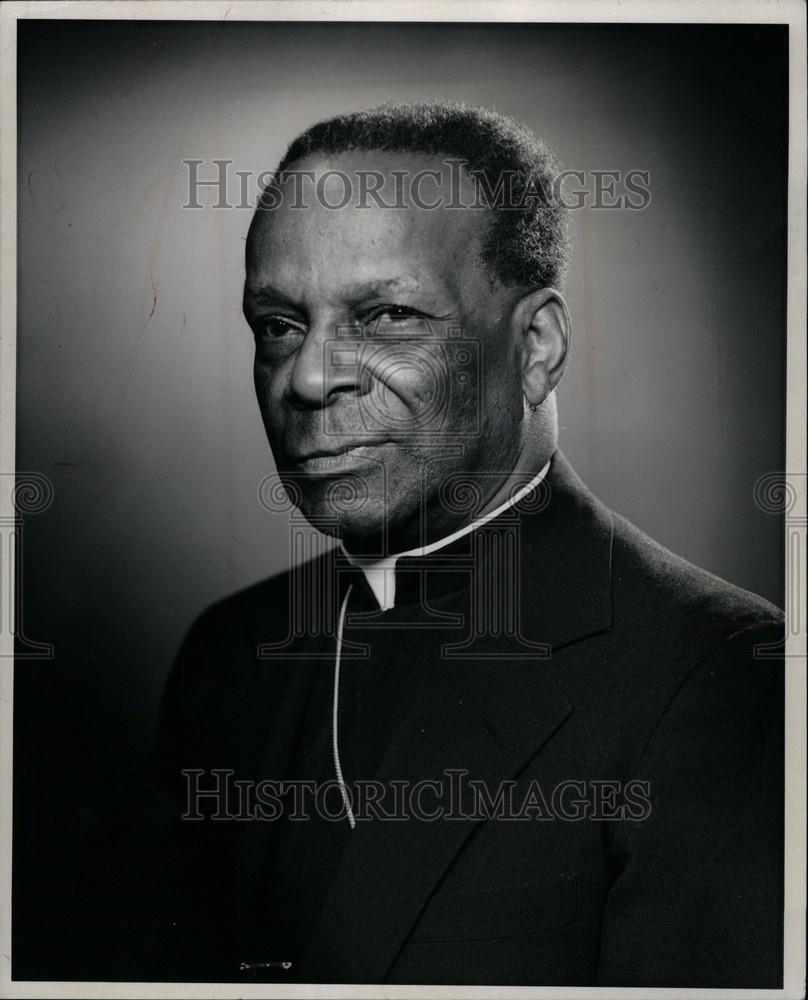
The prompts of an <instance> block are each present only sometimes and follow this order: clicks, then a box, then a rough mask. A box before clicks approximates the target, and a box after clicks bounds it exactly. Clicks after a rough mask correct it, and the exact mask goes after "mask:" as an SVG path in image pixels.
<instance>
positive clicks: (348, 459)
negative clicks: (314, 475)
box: [289, 441, 391, 472]
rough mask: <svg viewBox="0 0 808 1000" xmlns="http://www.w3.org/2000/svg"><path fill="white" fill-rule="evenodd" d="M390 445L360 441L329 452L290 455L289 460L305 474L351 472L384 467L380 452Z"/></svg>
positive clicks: (331, 449)
mask: <svg viewBox="0 0 808 1000" xmlns="http://www.w3.org/2000/svg"><path fill="white" fill-rule="evenodd" d="M390 444H391V442H390V441H359V442H356V443H354V444H342V445H335V446H334V447H333V448H329V449H328V450H325V449H316V450H312V451H308V452H305V453H302V454H296V455H289V460H290V462H291V463H292V465H293V466H295V468H297V469H300V470H301V471H303V472H332V471H342V470H347V471H350V470H351V469H359V468H361V467H362V466H367V465H377V466H380V465H382V464H383V462H382V459H381V457H380V456H379V454H378V451H379V449H380V448H382V447H384V446H385V445H387V446H389V445H390Z"/></svg>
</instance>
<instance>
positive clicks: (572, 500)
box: [300, 453, 612, 983]
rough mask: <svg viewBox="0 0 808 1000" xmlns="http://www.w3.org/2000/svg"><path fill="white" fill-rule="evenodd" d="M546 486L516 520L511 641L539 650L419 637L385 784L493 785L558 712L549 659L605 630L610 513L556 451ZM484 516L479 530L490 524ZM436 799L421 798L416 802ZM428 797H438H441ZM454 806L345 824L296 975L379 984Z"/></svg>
mask: <svg viewBox="0 0 808 1000" xmlns="http://www.w3.org/2000/svg"><path fill="white" fill-rule="evenodd" d="M546 490H547V493H546V497H545V499H546V502H544V503H543V504H542V505H540V509H536V508H534V509H533V511H532V512H531V513H525V514H524V515H523V516H522V517H521V525H520V532H521V534H520V541H519V558H520V560H521V563H520V569H519V577H518V578H519V580H520V585H519V590H520V593H519V595H518V604H519V607H520V616H521V617H520V622H519V628H520V629H521V630H522V636H521V637H520V641H519V642H517V643H516V646H517V647H519V648H522V649H525V648H528V647H530V646H536V645H538V644H541V645H543V646H545V647H546V649H545V652H544V653H539V654H536V655H534V656H525V655H522V656H521V657H516V658H511V657H510V656H508V655H505V656H497V655H496V654H494V655H491V656H479V657H471V658H464V657H463V656H459V657H452V656H451V655H446V654H445V653H444V654H443V655H441V651H440V642H441V639H440V638H439V637H438V635H436V634H435V633H426V635H427V636H430V635H431V636H432V637H433V638H431V639H430V640H429V641H430V642H431V643H432V646H433V648H432V649H431V650H430V651H429V653H428V655H426V656H424V657H423V658H422V660H421V662H420V665H418V664H416V665H414V667H413V669H414V671H416V673H415V675H414V678H413V688H412V692H413V693H412V697H411V699H410V708H409V710H408V713H407V715H406V717H405V718H404V719H403V720H402V723H401V727H400V730H399V732H398V735H397V737H396V739H395V740H394V741H393V742H392V743H391V745H390V747H389V748H388V751H387V753H386V756H385V758H384V760H383V762H382V765H381V768H380V770H379V772H378V773H377V774H376V775H375V779H376V780H377V781H379V782H382V783H383V785H384V788H385V790H386V789H388V788H389V787H391V786H390V782H394V781H402V782H407V783H408V785H409V787H410V788H412V786H414V785H417V784H418V783H419V782H423V781H425V780H426V781H435V780H441V779H443V781H444V788H447V789H448V783H449V779H448V778H447V777H446V771H447V769H456V770H458V771H460V770H462V771H465V772H467V773H468V779H469V780H481V781H483V782H485V783H486V785H487V786H488V788H489V790H490V791H492V792H493V791H495V789H496V786H497V785H498V784H499V783H500V782H502V781H505V780H508V779H513V778H515V777H517V776H518V775H519V773H520V772H521V771H522V770H523V769H524V767H525V766H526V765H527V764H528V763H529V762H530V761H531V760H532V759H533V758H534V757H535V756H536V755H537V754H538V753H540V752H541V750H542V748H543V747H544V745H545V744H546V743H547V742H548V740H549V739H550V738H551V737H552V736H553V734H554V733H555V732H556V731H557V730H558V729H559V728H560V727H561V726H562V725H563V723H564V722H565V720H566V719H567V718H568V717H569V715H570V714H571V712H572V710H573V706H572V705H571V703H570V701H569V699H568V698H567V696H566V694H565V693H564V691H563V686H562V685H563V679H561V683H559V679H557V678H556V676H555V670H554V663H553V655H554V653H555V652H556V651H557V650H558V649H560V648H561V647H563V646H566V645H569V644H570V643H572V642H576V641H580V640H583V639H585V638H587V637H589V636H593V635H596V634H599V633H602V632H603V631H606V630H608V629H609V628H610V627H611V623H612V597H611V554H612V519H611V514H610V512H609V511H608V510H607V509H606V508H605V507H603V506H602V505H600V504H599V503H598V501H596V500H595V499H594V497H592V496H591V494H590V493H589V492H588V491H587V490H586V488H585V487H584V486H583V484H582V483H581V482H580V480H579V479H578V478H577V476H576V475H575V473H574V472H573V471H572V469H571V468H570V466H569V465H568V464H567V462H566V460H565V459H564V458H563V456H562V455H561V454H560V453H556V455H555V457H554V459H553V465H552V467H551V471H550V473H549V474H548V477H547V480H546ZM497 520H499V519H497ZM497 520H495V521H492V522H489V526H488V529H489V530H497ZM469 592H472V593H473V592H474V589H473V588H469V591H467V593H466V595H465V596H464V597H463V598H462V599H461V598H460V597H458V596H457V595H455V596H454V597H453V598H451V599H448V600H443V601H440V602H439V610H441V611H447V612H450V613H451V612H459V613H461V614H463V607H462V603H460V602H461V600H466V599H468V593H469ZM441 634H442V637H443V639H446V638H447V635H446V633H441ZM456 636H457V633H456V632H455V633H454V634H450V635H449V636H448V637H449V638H450V639H454V638H456ZM521 639H526V640H527V643H524V642H521ZM421 641H423V640H421ZM506 646H507V643H506ZM415 658H416V657H414V659H415ZM427 690H428V694H427ZM466 787H467V786H466ZM437 801H438V800H437V799H436V798H435V796H434V794H432V793H430V792H429V791H427V792H426V793H425V794H424V797H423V802H424V808H425V809H430V808H433V807H434V806H435V805H436V804H437ZM440 801H441V803H442V804H444V805H445V806H447V805H448V802H449V799H448V798H447V797H446V796H444V797H442V798H441V799H440ZM463 802H464V799H463V797H462V796H461V798H460V805H459V806H458V807H457V809H456V811H457V812H458V813H459V814H460V817H459V818H456V819H447V818H441V819H436V820H435V821H434V822H429V821H425V820H423V819H415V818H410V819H408V820H406V821H392V820H391V821H383V820H380V819H378V818H372V819H366V820H359V821H358V822H357V826H356V829H355V830H354V831H353V833H352V834H351V838H350V841H349V845H348V848H347V849H346V851H345V854H344V855H343V857H342V859H341V862H340V865H339V867H338V869H337V872H336V875H335V878H334V880H333V882H332V884H331V886H330V888H329V891H328V893H327V895H326V897H325V901H324V904H323V907H322V910H321V912H320V916H319V919H318V921H317V924H316V926H315V928H314V932H313V935H312V937H311V939H310V941H309V945H308V948H307V952H306V956H305V959H304V962H303V967H302V968H301V970H300V972H301V974H302V975H303V977H304V978H305V980H307V981H326V982H327V981H342V982H374V983H379V982H383V981H384V979H385V977H386V975H387V974H388V973H389V971H390V969H391V968H392V966H393V964H394V963H395V960H396V957H397V955H398V953H399V951H400V950H401V948H402V946H403V945H404V944H405V942H406V939H407V937H408V935H409V934H410V933H411V931H412V929H413V927H414V925H415V924H416V922H417V920H418V918H419V915H420V913H421V911H422V910H423V908H424V906H425V904H426V903H427V901H428V899H429V897H430V895H431V894H432V893H433V892H434V890H435V889H436V887H437V885H438V884H439V882H440V880H441V878H442V877H443V875H444V874H445V872H446V870H447V868H448V867H449V865H450V864H451V862H452V860H453V859H454V858H455V857H456V855H457V854H458V852H459V851H460V850H461V848H462V847H463V845H464V844H465V843H466V841H467V840H468V838H469V837H470V836H471V834H472V833H473V832H474V830H475V828H476V827H477V825H478V824H479V822H481V821H479V820H474V819H473V818H463V815H462V814H463V813H465V812H470V810H469V809H468V808H464V807H463ZM466 806H468V802H466Z"/></svg>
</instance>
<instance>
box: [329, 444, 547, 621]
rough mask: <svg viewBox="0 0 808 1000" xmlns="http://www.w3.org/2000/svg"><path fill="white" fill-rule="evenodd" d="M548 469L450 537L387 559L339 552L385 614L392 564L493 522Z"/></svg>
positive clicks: (391, 593) (391, 592)
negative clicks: (359, 572) (358, 573)
mask: <svg viewBox="0 0 808 1000" xmlns="http://www.w3.org/2000/svg"><path fill="white" fill-rule="evenodd" d="M549 468H550V463H549V462H548V463H547V464H546V465H545V466H544V468H543V469H541V470H540V471H539V472H537V473H536V475H535V476H534V477H533V478H532V479H531V480H530V482H529V483H525V485H524V486H522V487H520V489H518V490H517V491H516V493H514V494H513V496H512V497H511V498H510V499H508V500H506V501H505V502H504V503H501V504H500V505H499V507H495V508H494V509H493V510H491V511H489V512H488V513H487V514H483V515H482V516H481V517H478V518H477V520H476V521H472V522H471V523H469V524H467V525H465V526H464V527H462V528H458V530H457V531H455V532H453V533H452V534H451V535H447V536H446V537H445V538H439V539H438V541H436V542H430V543H429V545H422V546H420V547H419V548H416V549H409V550H408V551H407V552H396V553H394V554H393V555H391V556H385V557H384V558H383V559H379V558H373V557H371V558H368V557H365V556H358V555H352V554H351V553H350V552H348V551H347V549H346V548H345V547H344V546H343V547H342V551H343V553H344V554H345V557H346V558H347V560H348V561H349V562H350V564H351V565H352V566H356V567H358V568H359V569H361V570H362V572H363V573H364V574H365V579H366V580H367V582H368V586H369V587H370V589H371V590H372V591H373V594H374V596H375V598H376V600H377V601H378V602H379V606H380V607H381V609H382V611H389V610H390V608H393V607H395V603H396V563H397V562H398V560H399V559H402V558H404V557H406V556H428V555H429V554H430V553H431V552H437V551H438V549H442V548H443V547H444V546H446V545H451V543H452V542H454V541H457V539H458V538H462V537H463V535H467V534H468V533H469V532H470V531H475V530H476V529H477V528H481V527H482V526H483V525H484V524H487V523H488V522H489V521H493V519H494V518H495V517H499V515H500V514H502V513H503V512H504V511H506V510H508V508H509V507H513V506H514V504H517V503H519V501H520V500H521V499H522V497H524V496H527V494H528V493H531V492H532V491H533V490H535V489H536V487H537V486H538V485H539V483H540V482H541V481H542V480H543V479H544V477H545V476H546V475H547V470H548V469H549Z"/></svg>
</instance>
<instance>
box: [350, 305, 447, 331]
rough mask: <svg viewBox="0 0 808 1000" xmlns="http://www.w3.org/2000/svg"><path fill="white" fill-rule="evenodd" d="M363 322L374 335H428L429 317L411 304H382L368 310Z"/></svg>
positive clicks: (429, 329)
mask: <svg viewBox="0 0 808 1000" xmlns="http://www.w3.org/2000/svg"><path fill="white" fill-rule="evenodd" d="M364 323H365V325H366V327H368V328H369V329H370V331H371V333H372V334H373V335H375V336H383V335H385V334H387V335H389V334H394V335H395V336H396V337H408V338H410V337H419V338H422V337H428V336H429V335H430V334H431V328H430V324H429V317H428V316H427V315H426V313H422V312H421V311H420V310H419V309H413V308H412V307H411V306H396V305H383V306H377V307H376V308H375V309H372V310H370V312H368V314H367V315H366V316H365V318H364Z"/></svg>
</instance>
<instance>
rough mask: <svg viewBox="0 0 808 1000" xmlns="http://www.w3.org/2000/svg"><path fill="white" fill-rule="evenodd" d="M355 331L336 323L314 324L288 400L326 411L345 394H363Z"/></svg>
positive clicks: (294, 368) (298, 358)
mask: <svg viewBox="0 0 808 1000" xmlns="http://www.w3.org/2000/svg"><path fill="white" fill-rule="evenodd" d="M352 333H353V336H354V337H357V336H358V334H357V333H355V332H354V331H352V330H351V329H343V328H340V327H335V326H334V325H333V324H327V323H319V324H317V325H316V326H315V325H312V326H311V327H309V329H308V331H307V332H306V336H305V337H304V339H303V343H302V345H301V346H300V349H299V350H298V352H297V355H296V357H295V361H294V365H293V366H292V374H291V377H290V379H289V386H288V398H289V401H290V402H291V403H292V404H293V405H296V406H299V407H305V408H307V409H324V408H325V407H327V406H328V405H329V404H330V403H332V402H333V401H334V398H335V397H336V396H337V395H339V394H341V393H348V392H354V393H360V392H361V391H362V389H361V381H362V379H361V373H360V370H359V365H358V364H357V363H356V357H357V353H358V352H357V350H356V340H353V341H351V340H349V339H346V338H349V337H350V336H351V334H352Z"/></svg>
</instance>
